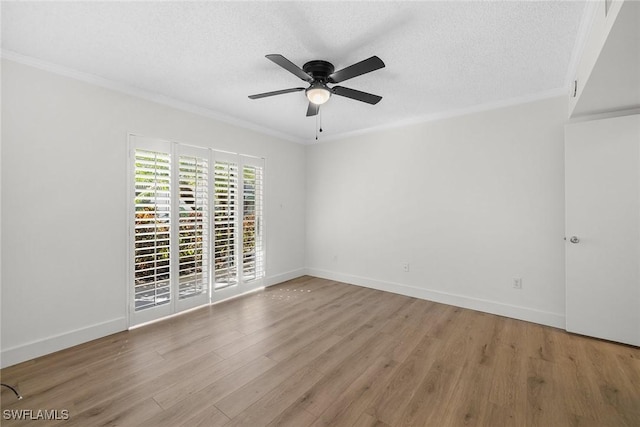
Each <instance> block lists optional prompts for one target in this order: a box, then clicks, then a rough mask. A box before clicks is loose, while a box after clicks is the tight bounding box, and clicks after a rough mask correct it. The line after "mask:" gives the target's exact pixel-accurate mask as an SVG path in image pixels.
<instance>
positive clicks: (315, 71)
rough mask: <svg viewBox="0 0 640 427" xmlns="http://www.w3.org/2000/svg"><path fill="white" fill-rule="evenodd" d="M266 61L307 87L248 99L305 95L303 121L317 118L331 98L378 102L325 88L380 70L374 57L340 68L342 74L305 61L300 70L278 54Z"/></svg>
mask: <svg viewBox="0 0 640 427" xmlns="http://www.w3.org/2000/svg"><path fill="white" fill-rule="evenodd" d="M266 58H267V59H269V60H271V61H273V62H274V63H276V64H277V65H279V66H280V67H282V68H284V69H285V70H287V71H289V72H290V73H291V74H294V75H296V76H297V77H298V78H300V79H301V80H304V81H306V82H307V83H309V87H308V88H306V89H305V88H302V87H296V88H291V89H283V90H276V91H273V92H265V93H259V94H256V95H250V96H249V98H250V99H259V98H266V97H268V96H274V95H282V94H285V93H291V92H301V91H305V95H306V96H307V99H308V100H309V107H308V108H307V117H309V116H315V115H317V114H318V113H319V112H320V105H322V104H324V103H326V102H327V101H328V100H329V98H330V97H331V95H332V94H333V95H338V96H344V97H346V98H351V99H354V100H356V101H361V102H366V103H367V104H371V105H375V104H377V103H378V102H380V100H381V99H382V97H381V96H378V95H373V94H371V93H367V92H361V91H359V90H355V89H349V88H346V87H343V86H333V87H329V86H328V84H334V83H340V82H343V81H345V80H348V79H352V78H354V77H357V76H360V75H362V74H366V73H370V72H372V71H375V70H378V69H380V68H384V66H385V65H384V62H382V60H381V59H380V58H378V57H377V56H372V57H371V58H368V59H365V60H364V61H360V62H357V63H355V64H353V65H351V66H349V67H347V68H343V69H342V70H338V71H335V72H334V67H333V64H331V63H330V62H327V61H321V60H315V61H309V62H307V63H306V64H304V66H303V67H302V68H300V67H298V66H297V65H296V64H294V63H293V62H291V61H289V60H288V59H287V58H285V57H284V56H282V55H280V54H273V55H266Z"/></svg>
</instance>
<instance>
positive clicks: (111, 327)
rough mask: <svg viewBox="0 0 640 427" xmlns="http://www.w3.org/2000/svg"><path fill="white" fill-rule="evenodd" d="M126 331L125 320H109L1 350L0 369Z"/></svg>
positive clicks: (124, 318)
mask: <svg viewBox="0 0 640 427" xmlns="http://www.w3.org/2000/svg"><path fill="white" fill-rule="evenodd" d="M126 329H127V318H126V317H121V318H118V319H113V320H109V321H106V322H102V323H98V324H96V325H91V326H87V327H85V328H81V329H76V330H75V331H70V332H65V333H63V334H59V335H55V336H52V337H48V338H44V339H41V340H37V341H32V342H29V343H27V344H22V345H19V346H16V347H12V348H8V349H6V350H2V353H1V356H0V368H6V367H7V366H11V365H15V364H18V363H21V362H24V361H27V360H31V359H35V358H36V357H40V356H44V355H45V354H49V353H53V352H56V351H59V350H63V349H65V348H69V347H73V346H74V345H78V344H82V343H85V342H87V341H91V340H95V339H98V338H102V337H105V336H107V335H111V334H115V333H116V332H121V331H124V330H126Z"/></svg>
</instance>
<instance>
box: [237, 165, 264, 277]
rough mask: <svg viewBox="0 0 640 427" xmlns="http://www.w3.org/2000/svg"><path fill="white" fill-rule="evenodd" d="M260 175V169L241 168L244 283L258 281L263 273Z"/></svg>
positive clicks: (261, 180)
mask: <svg viewBox="0 0 640 427" xmlns="http://www.w3.org/2000/svg"><path fill="white" fill-rule="evenodd" d="M262 173H263V171H262V168H261V167H257V166H244V167H243V175H242V178H243V221H242V278H243V280H244V281H250V280H255V279H258V278H260V277H262V274H263V272H264V265H263V264H264V255H263V250H262V230H261V221H262V186H263V185H262V182H263V179H262V178H263V176H262Z"/></svg>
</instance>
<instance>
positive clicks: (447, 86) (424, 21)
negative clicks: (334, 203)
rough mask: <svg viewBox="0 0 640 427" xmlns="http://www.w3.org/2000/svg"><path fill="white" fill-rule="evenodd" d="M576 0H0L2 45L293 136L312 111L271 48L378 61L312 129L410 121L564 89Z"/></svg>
mask: <svg viewBox="0 0 640 427" xmlns="http://www.w3.org/2000/svg"><path fill="white" fill-rule="evenodd" d="M584 11H585V2H565V1H543V2H524V1H518V2H516V1H513V2H480V1H475V2H394V1H385V2H370V1H357V2H344V1H341V2H316V1H298V2H269V1H262V2H37V3H36V2H6V1H3V2H2V49H3V51H4V52H5V55H6V54H8V53H11V54H14V53H17V54H19V55H24V56H26V57H31V58H35V59H37V60H39V61H43V62H46V63H51V64H55V65H57V66H62V67H65V68H68V69H71V70H75V71H80V72H83V73H88V74H91V75H95V76H99V77H102V78H105V79H108V80H111V81H113V82H116V83H118V84H121V85H123V86H128V87H133V88H136V89H140V90H143V91H148V92H150V93H154V94H159V95H162V96H164V97H168V98H172V99H175V100H177V101H181V102H186V103H188V104H191V105H193V106H197V107H200V108H204V109H207V110H210V111H211V112H212V114H213V115H214V116H216V115H218V116H220V117H228V118H230V119H232V120H234V121H236V122H239V123H247V124H250V125H251V126H253V127H256V126H257V127H259V128H262V129H264V130H266V131H267V132H271V133H274V134H277V135H281V136H286V137H287V138H289V139H292V140H295V141H299V142H305V141H311V140H313V139H314V136H315V129H316V119H315V118H313V117H305V113H306V108H307V101H306V98H305V96H304V92H295V93H289V94H285V95H280V96H276V97H270V98H263V99H258V100H250V99H248V98H247V96H248V95H251V94H255V93H261V92H267V91H272V90H279V89H286V88H292V87H299V86H304V84H302V83H303V82H302V81H301V80H300V79H298V78H297V77H295V76H294V75H293V74H290V73H288V72H287V71H285V70H284V69H282V68H280V67H278V66H277V65H275V64H274V63H272V62H271V61H269V60H267V59H266V58H265V57H264V55H266V54H272V53H279V54H282V55H284V56H285V57H287V58H288V59H290V60H291V61H292V62H294V63H296V64H297V65H298V66H300V67H301V66H302V65H303V64H304V63H305V62H307V61H309V60H313V59H324V60H327V61H330V62H332V63H333V64H334V65H335V67H336V69H341V68H344V67H346V66H349V65H351V64H353V63H355V62H358V61H360V60H363V59H366V58H368V57H370V56H372V55H377V56H379V57H380V58H381V59H382V60H383V61H384V62H385V63H386V68H383V69H381V70H378V71H374V72H372V73H370V74H366V75H363V76H359V77H356V78H354V79H352V80H349V81H347V82H344V83H342V84H341V85H343V86H346V87H350V88H353V89H358V90H362V91H365V92H371V93H374V94H377V95H381V96H382V97H383V99H382V101H381V102H380V103H379V104H377V105H375V106H372V105H368V104H365V103H361V102H357V101H354V100H351V99H348V98H343V97H339V96H333V97H332V98H331V99H330V100H329V102H328V103H327V104H325V105H324V106H323V108H322V115H321V119H322V127H323V129H324V133H323V134H322V137H321V138H325V139H330V138H335V137H337V136H342V135H347V134H353V133H359V132H363V131H366V130H368V129H372V128H380V127H386V126H394V125H397V124H402V123H410V122H415V121H419V120H423V119H425V118H428V117H433V116H437V115H442V114H446V113H449V112H453V111H458V110H465V109H471V108H474V107H478V106H481V105H485V104H495V103H500V102H504V101H506V100H512V99H516V98H527V97H535V96H537V95H539V94H544V93H549V92H551V91H558V90H562V89H563V88H564V87H565V86H566V80H567V76H568V74H567V73H568V72H569V70H570V67H571V61H572V55H574V50H575V46H576V40H577V37H578V33H579V29H580V24H581V20H582V19H583V13H584Z"/></svg>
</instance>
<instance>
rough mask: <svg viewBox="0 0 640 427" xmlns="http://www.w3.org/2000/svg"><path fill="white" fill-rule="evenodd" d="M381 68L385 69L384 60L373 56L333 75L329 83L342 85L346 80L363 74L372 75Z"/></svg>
mask: <svg viewBox="0 0 640 427" xmlns="http://www.w3.org/2000/svg"><path fill="white" fill-rule="evenodd" d="M380 68H384V62H382V59H380V58H378V57H377V56H372V57H371V58H369V59H365V60H364V61H360V62H358V63H355V64H353V65H350V66H348V67H347V68H343V69H342V70H338V71H336V72H335V73H333V74H331V75H330V76H329V82H331V83H340V82H343V81H345V80H349V79H352V78H354V77H357V76H360V75H362V74H366V73H370V72H372V71H375V70H378V69H380Z"/></svg>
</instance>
